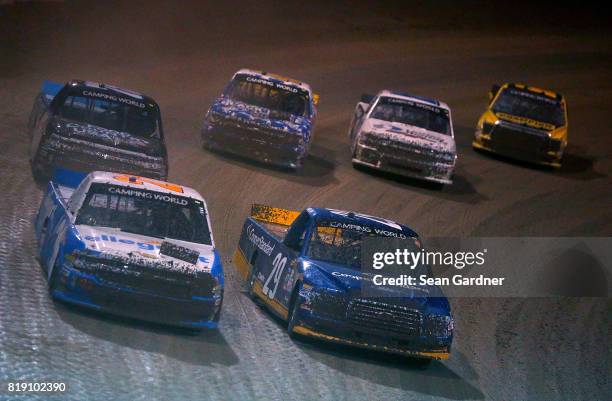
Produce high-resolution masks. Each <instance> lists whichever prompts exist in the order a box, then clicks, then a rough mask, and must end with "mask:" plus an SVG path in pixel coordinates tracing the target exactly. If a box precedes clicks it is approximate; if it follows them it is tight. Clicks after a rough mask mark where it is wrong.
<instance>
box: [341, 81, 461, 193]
mask: <svg viewBox="0 0 612 401" xmlns="http://www.w3.org/2000/svg"><path fill="white" fill-rule="evenodd" d="M349 140H350V143H351V152H352V154H353V166H355V167H358V166H365V167H368V168H375V169H380V170H385V171H388V172H390V173H393V174H399V175H403V176H408V177H414V178H419V179H424V180H428V181H432V182H436V183H438V184H450V183H452V176H453V171H454V169H455V161H456V159H457V151H456V147H455V139H454V134H453V124H452V122H451V112H450V109H449V108H448V106H447V105H446V104H445V103H442V102H439V101H437V100H433V99H426V98H423V97H419V96H414V95H409V94H405V93H400V92H392V91H388V90H383V91H381V92H380V93H378V94H377V95H375V96H373V95H367V94H364V95H362V96H361V100H360V102H359V103H357V107H356V108H355V113H354V115H353V118H352V120H351V125H350V128H349Z"/></svg>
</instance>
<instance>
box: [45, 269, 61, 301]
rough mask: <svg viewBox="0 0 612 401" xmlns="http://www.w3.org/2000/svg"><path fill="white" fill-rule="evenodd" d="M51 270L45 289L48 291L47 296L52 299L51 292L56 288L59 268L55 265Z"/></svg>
mask: <svg viewBox="0 0 612 401" xmlns="http://www.w3.org/2000/svg"><path fill="white" fill-rule="evenodd" d="M52 269H53V271H52V272H51V276H50V277H49V281H48V282H47V288H48V290H49V295H50V296H51V298H54V297H53V291H54V290H55V289H56V288H57V284H58V281H59V279H58V277H59V271H60V267H59V266H58V265H57V263H56V264H55V266H53V267H52Z"/></svg>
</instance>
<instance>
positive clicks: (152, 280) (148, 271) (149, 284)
mask: <svg viewBox="0 0 612 401" xmlns="http://www.w3.org/2000/svg"><path fill="white" fill-rule="evenodd" d="M75 267H77V266H75ZM77 268H78V269H79V270H81V271H84V272H87V273H91V274H93V275H95V276H96V277H97V278H98V279H100V280H102V281H105V282H106V283H109V284H115V285H117V286H120V287H127V288H130V289H133V290H136V291H142V292H147V293H151V294H153V295H157V296H164V297H172V298H191V295H192V290H197V293H198V294H201V295H208V296H210V295H212V289H213V286H214V283H213V282H214V280H213V279H212V277H211V276H210V275H208V274H206V275H203V276H195V275H187V274H184V273H181V272H176V271H171V270H165V269H161V268H153V267H150V266H144V265H140V264H138V263H132V262H127V263H125V262H124V261H120V260H113V259H98V258H95V257H90V256H84V255H81V256H80V257H79V262H78V267H77Z"/></svg>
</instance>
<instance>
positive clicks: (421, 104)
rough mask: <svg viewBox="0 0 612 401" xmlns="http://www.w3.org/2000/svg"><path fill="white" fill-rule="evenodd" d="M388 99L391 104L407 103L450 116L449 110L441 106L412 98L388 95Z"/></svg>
mask: <svg viewBox="0 0 612 401" xmlns="http://www.w3.org/2000/svg"><path fill="white" fill-rule="evenodd" d="M386 100H387V102H388V103H390V104H405V105H407V106H410V107H418V108H420V109H425V110H429V111H433V112H434V113H436V114H444V115H446V116H448V110H446V109H441V108H439V107H436V106H432V105H430V104H426V103H420V102H413V101H412V100H408V99H398V98H394V97H388V98H386Z"/></svg>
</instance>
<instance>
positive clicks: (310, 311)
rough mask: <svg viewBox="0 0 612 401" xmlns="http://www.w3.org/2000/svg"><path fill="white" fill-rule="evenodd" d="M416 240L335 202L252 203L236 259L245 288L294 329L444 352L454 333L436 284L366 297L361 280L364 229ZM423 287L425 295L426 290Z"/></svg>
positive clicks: (379, 346) (355, 342)
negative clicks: (303, 205)
mask: <svg viewBox="0 0 612 401" xmlns="http://www.w3.org/2000/svg"><path fill="white" fill-rule="evenodd" d="M370 235H373V236H389V237H393V238H399V239H400V240H402V241H404V240H405V241H408V243H410V244H417V246H419V247H420V242H419V240H418V236H417V234H416V233H415V232H414V231H412V230H411V229H410V228H408V227H406V226H404V225H401V224H398V223H395V222H393V221H390V220H386V219H381V218H378V217H373V216H368V215H363V214H358V213H353V212H345V211H340V210H334V209H321V208H308V209H306V210H304V211H302V212H297V211H290V210H285V209H279V208H274V207H269V206H263V205H253V208H252V211H251V216H250V217H248V218H247V220H246V222H245V223H244V226H243V228H242V234H241V236H240V242H239V243H238V248H237V250H236V252H235V255H234V262H235V265H236V266H237V268H238V270H239V271H240V273H241V275H242V276H243V277H244V278H245V280H246V287H247V290H248V293H249V295H250V296H251V297H253V298H254V299H256V300H258V301H260V302H261V303H263V304H264V305H265V306H266V307H267V308H268V309H269V310H270V311H271V312H272V313H274V314H275V315H277V316H279V317H280V318H282V319H284V320H285V321H287V331H288V332H289V335H291V336H293V335H304V336H309V337H314V338H318V339H322V340H325V341H331V342H336V343H341V344H346V345H351V346H356V347H362V348H368V349H374V350H380V351H383V352H390V353H396V354H402V355H407V356H412V357H417V358H420V359H421V360H423V361H424V362H425V363H426V362H427V361H430V360H431V359H446V358H448V356H449V353H450V348H451V343H452V338H453V319H452V317H451V311H450V305H449V302H448V300H447V299H446V297H445V296H444V295H443V293H442V291H441V290H440V289H439V288H438V287H432V288H429V289H428V292H422V293H421V292H419V293H418V295H417V292H414V291H412V292H411V291H405V292H403V293H402V294H403V296H395V297H383V298H369V297H365V296H363V293H362V292H361V291H360V290H361V288H362V285H363V284H362V283H363V280H366V279H368V277H367V276H366V275H365V274H362V271H361V268H360V264H361V245H362V242H363V240H364V238H365V236H370ZM423 294H426V295H423Z"/></svg>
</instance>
